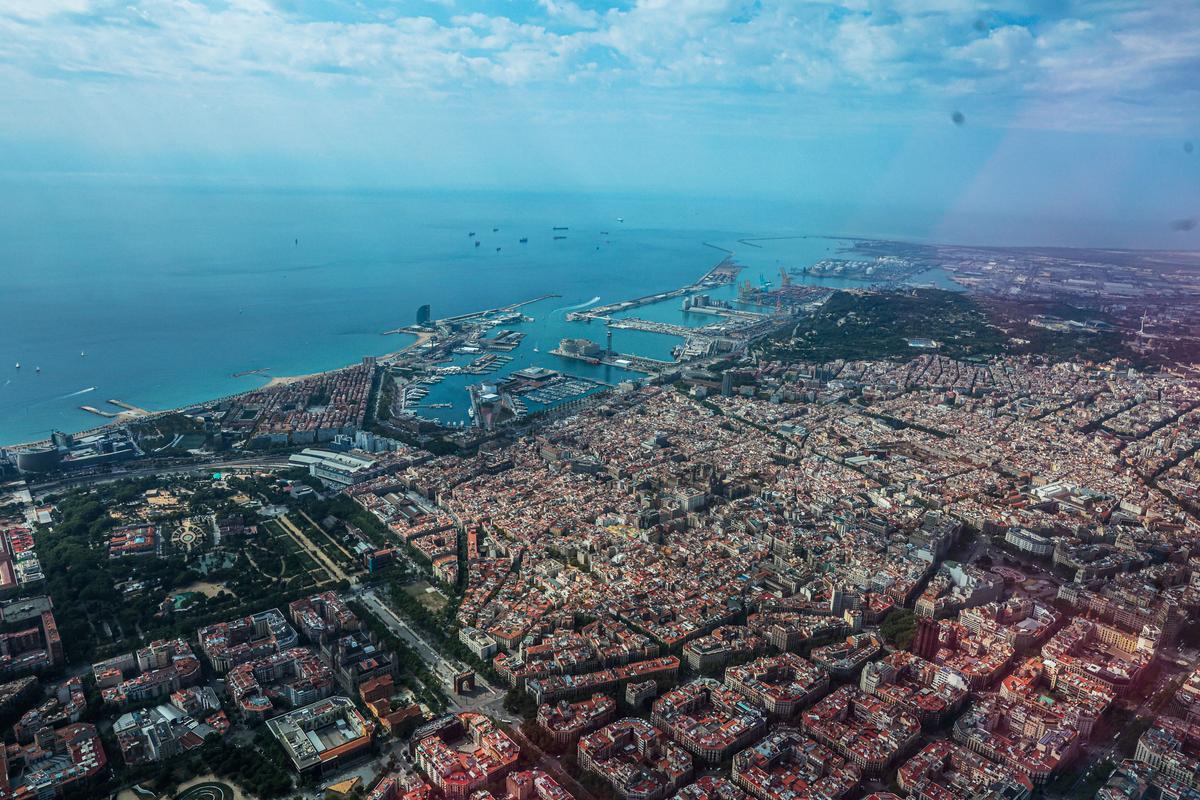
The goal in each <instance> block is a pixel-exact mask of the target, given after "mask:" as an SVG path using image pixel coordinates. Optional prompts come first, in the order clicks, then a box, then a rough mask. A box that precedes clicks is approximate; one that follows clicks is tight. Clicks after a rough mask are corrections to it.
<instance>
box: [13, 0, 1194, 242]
mask: <svg viewBox="0 0 1200 800" xmlns="http://www.w3.org/2000/svg"><path fill="white" fill-rule="evenodd" d="M1198 77H1200V17H1198V16H1197V7H1196V3H1195V0H1001V1H1000V2H970V1H969V0H892V1H891V2H876V1H875V0H854V1H853V2H846V3H824V2H807V1H806V0H779V1H778V2H771V1H770V0H632V1H631V2H622V3H598V2H590V1H588V0H461V1H460V0H324V1H323V2H318V0H0V174H2V176H4V177H7V178H9V179H12V178H14V176H15V177H17V178H34V177H44V176H60V175H83V176H93V177H95V176H99V177H101V178H104V179H118V178H120V179H139V180H159V181H173V180H178V181H201V182H214V183H230V184H250V185H298V186H324V187H347V188H354V187H363V188H414V187H425V188H428V187H432V188H449V189H471V188H483V189H532V190H573V191H584V192H602V191H603V192H653V193H663V194H666V195H692V196H695V195H703V196H706V197H728V198H747V199H752V200H756V201H758V202H763V203H767V202H787V203H796V204H800V205H806V204H807V205H815V206H831V207H833V206H836V207H842V208H848V209H852V210H855V209H858V210H861V211H862V213H863V214H864V215H865V216H871V217H872V218H877V217H878V213H876V212H877V211H878V210H880V209H883V210H885V211H886V212H887V213H892V212H893V211H896V210H897V209H899V210H900V211H903V212H906V213H913V214H917V215H923V216H924V217H925V218H927V219H928V220H929V221H930V222H929V225H928V228H929V230H930V232H931V235H934V236H941V237H943V238H958V239H964V238H965V239H969V238H971V233H972V230H973V226H975V225H976V224H977V222H978V221H979V220H981V219H989V220H991V222H992V227H993V228H994V227H995V224H996V220H1012V224H1013V225H1015V226H1019V227H1020V229H1021V230H1023V231H1028V232H1029V235H1030V236H1035V235H1037V231H1039V230H1042V229H1049V228H1052V227H1054V226H1056V225H1059V224H1062V225H1073V226H1078V227H1079V229H1080V230H1082V231H1083V232H1084V234H1083V235H1086V232H1087V231H1088V230H1095V231H1101V230H1104V231H1108V232H1110V233H1111V231H1112V230H1116V229H1117V228H1114V227H1113V226H1114V225H1119V226H1121V227H1120V228H1119V229H1120V230H1122V231H1127V234H1122V236H1124V238H1123V239H1122V241H1123V242H1127V243H1128V244H1130V245H1131V246H1142V245H1145V246H1159V247H1178V248H1181V249H1182V248H1188V249H1195V248H1200V225H1198V224H1197V220H1200V85H1198V83H1200V82H1198V81H1197V78H1198ZM896 213H900V212H899V211H896ZM1100 238H1104V239H1105V241H1106V242H1107V241H1109V239H1111V236H1109V237H1108V238H1105V237H1100Z"/></svg>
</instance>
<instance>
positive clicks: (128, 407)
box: [0, 293, 559, 450]
mask: <svg viewBox="0 0 1200 800" xmlns="http://www.w3.org/2000/svg"><path fill="white" fill-rule="evenodd" d="M558 296H559V295H556V294H553V293H550V294H543V295H540V296H538V297H534V298H531V299H527V300H521V301H518V302H516V303H511V304H509V305H507V306H500V307H498V308H488V309H483V310H481V311H473V312H470V313H466V314H457V315H455V316H452V317H446V318H445V319H438V320H434V321H433V322H432V324H435V325H436V324H441V323H444V322H447V321H453V320H462V319H469V318H471V317H478V316H482V315H485V314H494V313H498V312H504V311H514V310H516V309H518V308H522V307H524V306H527V305H530V304H531V303H536V302H539V301H541V300H545V299H548V298H552V297H558ZM393 334H404V335H408V336H412V337H414V338H413V341H411V342H409V343H407V344H406V345H404V346H403V347H401V348H399V349H396V350H391V351H388V352H386V353H383V354H380V355H377V356H374V357H375V358H379V359H390V358H398V357H400V356H403V355H404V354H405V353H407V352H409V351H411V350H414V349H416V348H417V347H420V346H422V345H424V344H427V343H428V342H429V341H431V340H432V339H433V338H434V335H435V334H434V332H433V331H429V330H412V329H411V328H409V327H405V328H395V329H392V330H388V331H384V332H383V335H393ZM355 365H356V364H355V363H350V364H343V365H341V366H338V367H334V368H332V369H327V370H319V371H317V372H310V373H306V374H299V375H279V376H276V377H273V378H271V379H270V380H268V381H267V382H266V383H264V384H262V385H261V386H255V387H252V388H249V389H245V390H242V391H238V392H231V393H230V394H225V395H221V396H219V397H216V398H209V399H205V400H197V401H195V402H191V403H183V404H180V405H177V406H174V407H172V408H166V409H161V410H157V411H151V410H148V409H145V408H142V407H140V406H135V405H132V404H130V403H126V402H124V401H121V400H109V401H108V402H109V403H110V404H112V405H115V406H117V407H119V408H120V409H121V410H120V411H117V412H102V411H100V410H99V409H96V408H92V407H86V406H80V408H81V409H82V410H84V411H87V412H89V413H92V414H97V415H99V416H103V417H108V416H109V413H111V421H109V422H105V423H102V424H100V425H97V426H95V427H92V428H86V429H84V430H80V431H74V432H71V435H72V436H76V437H83V436H92V435H95V434H98V433H103V432H104V431H106V430H110V429H112V428H117V427H120V426H123V425H129V424H130V423H134V422H145V421H149V420H153V419H156V418H158V417H162V416H167V415H170V414H178V413H180V412H182V411H183V410H184V409H187V408H193V407H195V406H203V405H211V404H214V403H222V402H225V401H227V400H233V399H235V398H238V397H242V396H245V395H248V394H253V393H254V392H261V391H263V390H265V389H273V388H277V387H280V386H288V385H290V384H294V383H301V382H303V381H306V380H312V379H314V378H320V377H323V376H326V375H332V374H334V373H337V372H341V371H342V370H344V369H349V368H351V367H353V366H355ZM252 374H261V373H259V372H256V373H252ZM50 441H51V440H50V438H49V437H46V438H43V439H34V440H28V441H24V442H14V443H5V444H0V449H5V450H17V449H21V448H26V447H39V446H43V445H47V444H49V443H50Z"/></svg>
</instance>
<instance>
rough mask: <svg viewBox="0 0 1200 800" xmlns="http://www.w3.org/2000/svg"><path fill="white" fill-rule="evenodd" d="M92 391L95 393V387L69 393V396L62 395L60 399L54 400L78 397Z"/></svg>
mask: <svg viewBox="0 0 1200 800" xmlns="http://www.w3.org/2000/svg"><path fill="white" fill-rule="evenodd" d="M94 391H96V387H95V386H89V387H87V388H86V389H80V390H79V391H78V392H71V393H70V394H64V395H62V396H61V397H56V398H54V399H55V400H66V399H67V398H68V397H78V396H79V395H81V394H87V393H88V392H94Z"/></svg>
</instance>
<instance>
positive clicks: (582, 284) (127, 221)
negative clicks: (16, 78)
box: [0, 181, 865, 443]
mask: <svg viewBox="0 0 1200 800" xmlns="http://www.w3.org/2000/svg"><path fill="white" fill-rule="evenodd" d="M619 218H623V220H624V221H623V222H621V221H618V219H619ZM842 224H843V221H842V220H839V219H836V218H825V219H819V218H815V217H808V218H802V217H792V216H786V215H775V216H774V217H771V215H769V214H764V213H761V209H747V208H746V207H745V206H744V204H738V203H733V202H726V201H721V200H696V199H678V198H675V199H672V198H649V197H644V196H639V197H622V196H617V195H603V196H588V195H565V194H518V193H455V192H437V193H434V192H394V193H386V192H374V193H372V192H339V191H315V190H260V189H249V188H238V187H233V188H230V187H195V186H166V185H148V186H147V185H129V184H120V183H117V184H114V183H112V182H107V181H63V182H41V183H36V184H25V185H21V186H10V185H6V186H3V187H0V320H2V322H0V324H2V325H3V335H2V336H0V443H16V442H23V441H30V440H35V439H41V438H45V437H46V436H47V435H48V434H49V433H50V431H51V430H53V429H60V430H66V431H78V430H82V429H86V428H92V427H95V426H96V425H98V424H101V423H103V422H104V420H103V419H101V418H100V417H98V416H95V415H93V414H91V413H89V412H86V411H83V410H81V409H80V406H81V405H91V406H96V407H98V408H103V409H105V410H110V411H111V410H115V409H114V408H113V407H111V406H109V405H108V403H107V401H108V400H110V399H115V400H120V401H123V402H126V403H130V404H132V405H134V406H138V407H141V408H145V409H149V410H159V409H166V408H174V407H179V406H184V405H188V404H191V403H196V402H199V401H203V400H206V399H210V398H214V397H218V396H223V395H227V394H230V393H233V392H238V391H244V390H246V389H251V388H254V387H256V386H259V385H261V384H262V383H264V382H265V381H267V380H268V379H269V378H270V377H272V376H285V375H297V374H307V373H311V372H315V371H318V370H324V369H331V368H334V367H338V366H342V365H345V364H348V363H351V362H354V361H357V360H359V359H360V358H361V357H362V356H364V355H378V354H383V353H386V352H391V351H394V350H396V349H398V348H399V347H400V346H402V345H403V344H404V343H405V342H406V339H404V338H403V337H402V336H397V335H391V336H385V335H383V331H386V330H389V329H393V328H397V327H401V326H404V325H408V324H410V323H412V322H414V321H415V314H416V309H417V307H418V306H420V305H422V304H424V303H429V304H430V305H431V306H432V310H433V316H434V317H435V318H437V317H446V316H451V315H455V314H463V313H467V312H471V311H476V310H480V309H485V308H494V307H497V306H501V305H505V304H508V303H513V302H517V301H521V300H527V299H531V298H533V297H537V296H539V295H543V294H547V293H553V294H556V295H559V297H557V298H552V299H549V300H545V301H542V302H540V303H537V304H534V305H531V306H528V307H526V308H525V309H523V310H524V311H525V313H527V314H528V315H530V316H531V317H533V319H534V321H533V322H531V323H524V324H523V325H522V326H521V327H522V328H523V329H524V330H526V333H527V336H526V340H525V342H524V343H523V344H522V346H521V348H519V349H518V350H517V351H516V352H514V353H513V355H514V361H513V363H512V364H511V366H510V367H509V368H510V369H516V368H519V367H521V366H525V365H527V364H531V363H538V364H542V365H544V366H550V367H553V368H557V369H562V370H564V371H566V372H570V373H573V374H579V375H584V376H586V377H592V378H595V379H597V380H601V381H605V382H610V383H611V382H615V381H617V380H619V379H620V378H621V377H622V376H621V375H620V374H618V373H619V372H620V371H619V370H611V369H604V368H591V367H588V366H587V365H584V364H581V363H579V362H569V361H564V360H561V359H557V358H555V357H553V356H550V355H548V353H547V351H548V350H550V349H551V348H553V347H554V346H555V345H556V344H557V343H558V340H559V339H560V338H562V337H563V336H586V337H591V338H594V339H595V340H597V341H602V338H603V335H604V331H603V328H602V327H601V326H599V325H598V324H594V325H592V326H587V325H584V324H583V323H567V322H566V321H565V317H564V313H565V312H564V311H563V309H565V308H566V307H568V306H575V305H579V304H582V303H588V302H590V301H593V300H594V299H595V298H599V299H598V301H597V302H602V303H607V302H611V301H614V300H618V299H623V298H631V297H637V296H641V295H646V294H650V293H653V292H658V291H665V290H669V289H673V288H676V287H678V286H681V285H684V284H688V283H691V282H693V281H695V280H696V279H697V278H698V277H700V276H701V275H703V274H704V273H705V272H706V271H707V270H708V269H710V268H711V267H712V266H713V265H714V264H716V263H717V262H718V261H720V260H721V259H722V258H723V257H724V255H725V254H724V253H723V252H722V251H721V250H720V249H718V248H724V249H727V250H731V251H734V252H735V253H736V257H737V259H738V261H739V262H741V263H743V264H746V265H747V270H746V272H745V273H744V276H745V277H747V278H751V279H752V280H753V281H755V282H758V281H759V280H760V277H759V276H760V275H761V276H762V279H764V280H773V279H777V275H778V270H779V268H780V267H789V268H790V267H801V266H805V265H807V264H811V263H813V262H814V261H816V260H818V259H820V258H823V257H826V256H829V255H833V254H835V253H836V252H837V250H838V249H839V248H840V247H842V246H844V244H845V243H844V242H841V241H838V240H835V239H828V238H821V236H822V235H841V234H850V233H865V232H862V231H846V230H842V229H841V227H840V226H841V225H842ZM561 226H565V227H568V228H569V230H567V231H558V232H556V231H553V230H552V228H554V227H561ZM493 229H496V230H493ZM471 232H475V234H476V236H475V237H471V236H469V233H471ZM556 234H557V235H565V236H566V237H567V238H565V239H559V240H556V239H554V236H555V235H556ZM802 235H808V236H809V237H810V238H789V239H775V240H772V241H764V242H759V244H760V245H761V246H759V247H751V246H745V245H744V244H743V243H740V242H739V241H738V240H739V239H743V238H745V237H749V236H754V237H770V236H797V237H799V236H802ZM521 238H528V243H526V244H521V243H520V242H519V240H520V239H521ZM476 240H479V241H480V242H481V244H480V246H478V247H476V246H475V245H474V242H475V241H476ZM826 283H829V284H831V285H856V284H842V283H841V282H839V281H826ZM725 291H727V292H729V293H730V295H729V296H732V292H733V291H734V290H733V288H732V287H730V288H729V289H727V290H725ZM637 316H641V317H645V318H649V319H659V320H662V321H667V322H676V323H679V324H684V325H703V324H706V323H707V322H709V321H711V320H712V318H710V317H704V316H701V315H693V314H684V313H683V312H682V310H681V308H680V301H679V300H678V299H675V300H672V301H670V302H669V303H663V304H660V305H659V306H650V307H646V308H643V309H639V311H638V312H637ZM677 343H678V339H675V338H673V337H669V336H661V335H658V334H652V333H645V332H639V331H620V330H618V331H615V332H614V347H615V349H616V350H618V351H619V352H625V353H632V354H637V355H644V356H650V357H654V358H663V359H668V358H670V351H671V348H672V347H673V346H674V345H675V344H677ZM535 347H536V348H537V349H538V352H536V353H535V352H534V348H535ZM18 362H19V363H20V365H21V368H20V369H17V368H16V364H17V363H18ZM39 367H40V372H38V371H36V370H37V368H39ZM259 369H266V370H269V373H268V374H266V375H262V374H254V375H243V376H241V377H234V374H235V373H239V372H244V371H247V370H259ZM499 374H503V373H499ZM478 380H479V378H478V377H477V376H472V377H471V379H470V380H467V379H466V377H465V376H464V377H463V378H462V379H458V378H456V379H448V380H447V381H446V382H445V383H443V384H441V385H439V386H437V387H435V391H434V392H431V395H430V397H429V398H427V400H426V402H427V403H428V402H439V401H446V402H454V403H455V408H454V409H452V410H446V411H444V412H436V413H438V414H439V416H440V417H441V418H443V419H446V420H447V421H454V420H465V419H466V417H465V408H466V405H465V401H466V392H465V391H464V390H463V387H464V386H465V385H466V383H468V382H472V381H478ZM460 384H461V385H460Z"/></svg>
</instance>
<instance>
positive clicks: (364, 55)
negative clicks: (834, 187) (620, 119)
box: [0, 0, 1200, 124]
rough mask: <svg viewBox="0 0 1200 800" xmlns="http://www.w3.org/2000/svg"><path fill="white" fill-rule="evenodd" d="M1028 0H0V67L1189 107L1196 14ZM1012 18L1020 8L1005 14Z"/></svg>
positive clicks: (234, 79) (919, 101)
mask: <svg viewBox="0 0 1200 800" xmlns="http://www.w3.org/2000/svg"><path fill="white" fill-rule="evenodd" d="M1040 5H1041V4H1038V3H1033V2H1021V0H1012V2H1005V3H979V2H971V1H970V0H904V2H901V3H883V2H878V1H877V0H862V2H854V3H847V4H841V5H836V4H831V3H821V2H806V1H805V0H780V1H779V2H775V3H766V2H763V3H756V2H747V0H638V2H636V3H634V4H633V5H632V6H631V7H629V8H627V9H619V8H613V9H609V10H607V11H606V12H604V13H599V12H596V11H591V10H588V9H585V8H583V7H582V6H581V5H580V4H579V3H578V2H574V0H536V3H533V2H532V0H530V2H529V8H530V13H528V14H524V15H517V14H515V13H513V11H512V10H511V8H512V7H511V6H510V4H508V3H503V4H501V3H497V4H496V6H497V8H498V9H499V10H497V11H495V12H492V13H484V12H479V11H476V12H473V13H464V14H459V15H451V16H443V17H438V18H434V17H431V16H396V14H397V13H402V12H403V8H404V6H403V5H399V6H398V5H396V4H384V5H381V6H379V7H377V8H376V9H375V11H376V12H377V13H371V11H370V9H371V6H370V4H366V3H363V4H360V7H363V6H365V11H364V12H363V13H362V14H361V15H360V17H359V18H356V19H354V20H347V21H336V20H330V19H310V18H306V17H304V16H303V15H301V14H300V13H298V12H295V11H289V12H284V11H281V10H280V9H279V8H278V7H277V6H276V5H274V4H272V3H270V2H267V1H266V0H228V2H224V3H218V4H208V3H204V2H200V1H199V0H124V2H118V1H117V0H110V1H109V2H101V0H0V62H3V63H5V64H7V65H9V66H10V67H12V68H15V69H17V70H18V71H21V72H23V73H24V74H25V75H26V76H27V80H29V81H32V82H35V83H36V82H38V81H55V82H59V83H62V82H66V83H68V84H70V83H72V82H83V81H87V80H90V79H96V78H103V79H104V80H125V81H131V82H135V83H146V84H153V85H154V86H156V87H158V88H169V87H171V86H177V87H179V89H180V91H186V90H187V88H188V87H191V86H195V85H196V84H201V83H213V82H216V83H221V82H224V83H227V84H229V85H230V86H231V87H234V88H236V87H245V86H247V85H248V84H264V85H266V86H267V87H268V88H269V86H270V85H271V84H273V83H275V84H286V85H287V86H291V87H295V86H300V87H303V86H304V85H316V86H322V87H330V86H337V85H338V84H347V85H350V86H359V87H370V88H371V89H373V90H375V91H380V92H415V93H424V94H439V95H445V94H447V93H450V94H453V93H458V92H463V91H469V90H471V89H479V90H481V89H486V88H487V87H488V86H497V87H522V88H525V89H529V90H537V91H542V92H549V93H554V92H560V93H562V94H564V95H565V96H568V97H569V96H570V95H571V93H573V92H575V91H578V90H579V89H581V88H584V89H586V88H587V87H593V88H595V89H597V90H604V91H607V92H610V93H611V92H621V93H625V94H627V95H628V96H631V97H633V96H636V95H638V94H639V93H644V92H646V91H652V90H664V91H665V90H673V91H675V92H676V93H677V98H676V99H683V100H684V101H686V99H687V98H688V97H689V96H691V97H693V98H694V99H695V100H696V101H697V102H701V101H702V102H710V101H711V99H712V97H713V95H712V93H713V92H716V93H717V96H719V97H723V98H724V99H725V100H726V101H727V102H732V103H744V102H748V101H749V100H750V99H752V98H753V97H755V96H759V95H762V94H777V95H780V96H783V97H788V96H795V97H800V98H805V99H818V100H826V101H828V100H831V99H837V98H841V99H843V100H845V101H847V102H858V101H863V100H870V99H871V98H889V97H893V98H894V97H907V98H909V99H910V100H911V105H912V106H913V107H914V108H920V107H930V108H938V107H942V106H945V105H946V104H950V103H953V102H955V101H956V99H958V98H962V97H964V96H967V95H970V94H972V93H974V94H977V95H980V96H983V97H986V98H987V100H988V102H989V103H990V104H991V105H992V106H993V107H997V106H1003V105H1004V104H1008V105H1011V106H1012V107H1014V108H1017V107H1026V108H1028V107H1031V106H1035V105H1039V104H1041V105H1046V104H1051V103H1058V104H1060V105H1061V104H1064V103H1065V104H1071V103H1075V104H1077V105H1078V106H1079V107H1080V108H1079V109H1078V110H1080V111H1082V110H1084V108H1085V107H1086V109H1088V110H1089V112H1090V113H1091V112H1095V111H1096V110H1097V109H1099V111H1100V115H1101V116H1102V115H1103V111H1104V110H1105V109H1118V108H1119V109H1121V111H1122V114H1121V115H1119V118H1118V116H1117V115H1113V116H1111V118H1112V119H1113V120H1114V121H1115V122H1116V123H1117V124H1126V123H1131V122H1132V123H1136V122H1138V120H1136V119H1131V118H1130V115H1129V113H1128V109H1129V103H1130V100H1131V98H1132V97H1133V96H1134V95H1136V96H1137V97H1138V99H1139V100H1140V102H1142V103H1143V104H1144V106H1145V107H1146V113H1145V115H1144V116H1145V119H1147V120H1150V119H1153V120H1154V123H1155V124H1159V123H1160V122H1161V120H1162V119H1163V118H1164V117H1167V118H1170V117H1171V116H1172V113H1173V115H1174V118H1175V119H1176V120H1177V121H1178V122H1180V124H1182V123H1185V122H1195V121H1196V116H1197V113H1198V112H1197V111H1196V110H1195V106H1192V107H1191V110H1188V107H1187V106H1184V105H1182V104H1180V103H1179V102H1178V100H1179V97H1180V96H1181V93H1183V92H1187V91H1190V90H1191V89H1190V81H1191V79H1194V75H1195V74H1197V70H1198V69H1200V28H1197V27H1196V26H1195V25H1194V24H1192V21H1191V15H1190V10H1189V6H1188V4H1187V3H1186V2H1183V0H1179V2H1173V0H1163V2H1161V3H1156V4H1153V5H1152V6H1151V7H1146V6H1142V5H1139V4H1126V3H1123V2H1117V1H1114V2H1112V3H1103V4H1097V3H1082V2H1081V3H1079V5H1078V6H1077V7H1075V8H1069V9H1068V11H1066V12H1063V13H1060V14H1058V15H1056V16H1053V17H1050V18H1042V17H1038V16H1037V14H1038V12H1039V6H1040ZM426 7H427V8H432V7H433V5H432V4H430V5H429V6H426ZM439 13H441V12H439ZM1025 15H1032V17H1031V18H1032V19H1033V20H1034V21H1033V22H1028V23H1026V22H1022V23H1021V24H1017V23H1015V22H1012V21H1007V22H1006V21H1005V20H1011V19H1022V20H1024V19H1025V18H1026V16H1025ZM1189 76H1191V79H1189ZM3 96H4V90H3V88H0V99H2V98H3ZM1172 109H1174V111H1173V112H1172ZM1064 110H1069V109H1064ZM1063 118H1071V119H1077V120H1083V119H1085V118H1087V119H1091V120H1093V121H1094V120H1095V119H1096V116H1095V114H1094V113H1092V115H1091V116H1088V115H1084V114H1082V113H1081V114H1068V113H1064V114H1063ZM1087 124H1093V122H1089V123H1087Z"/></svg>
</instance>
